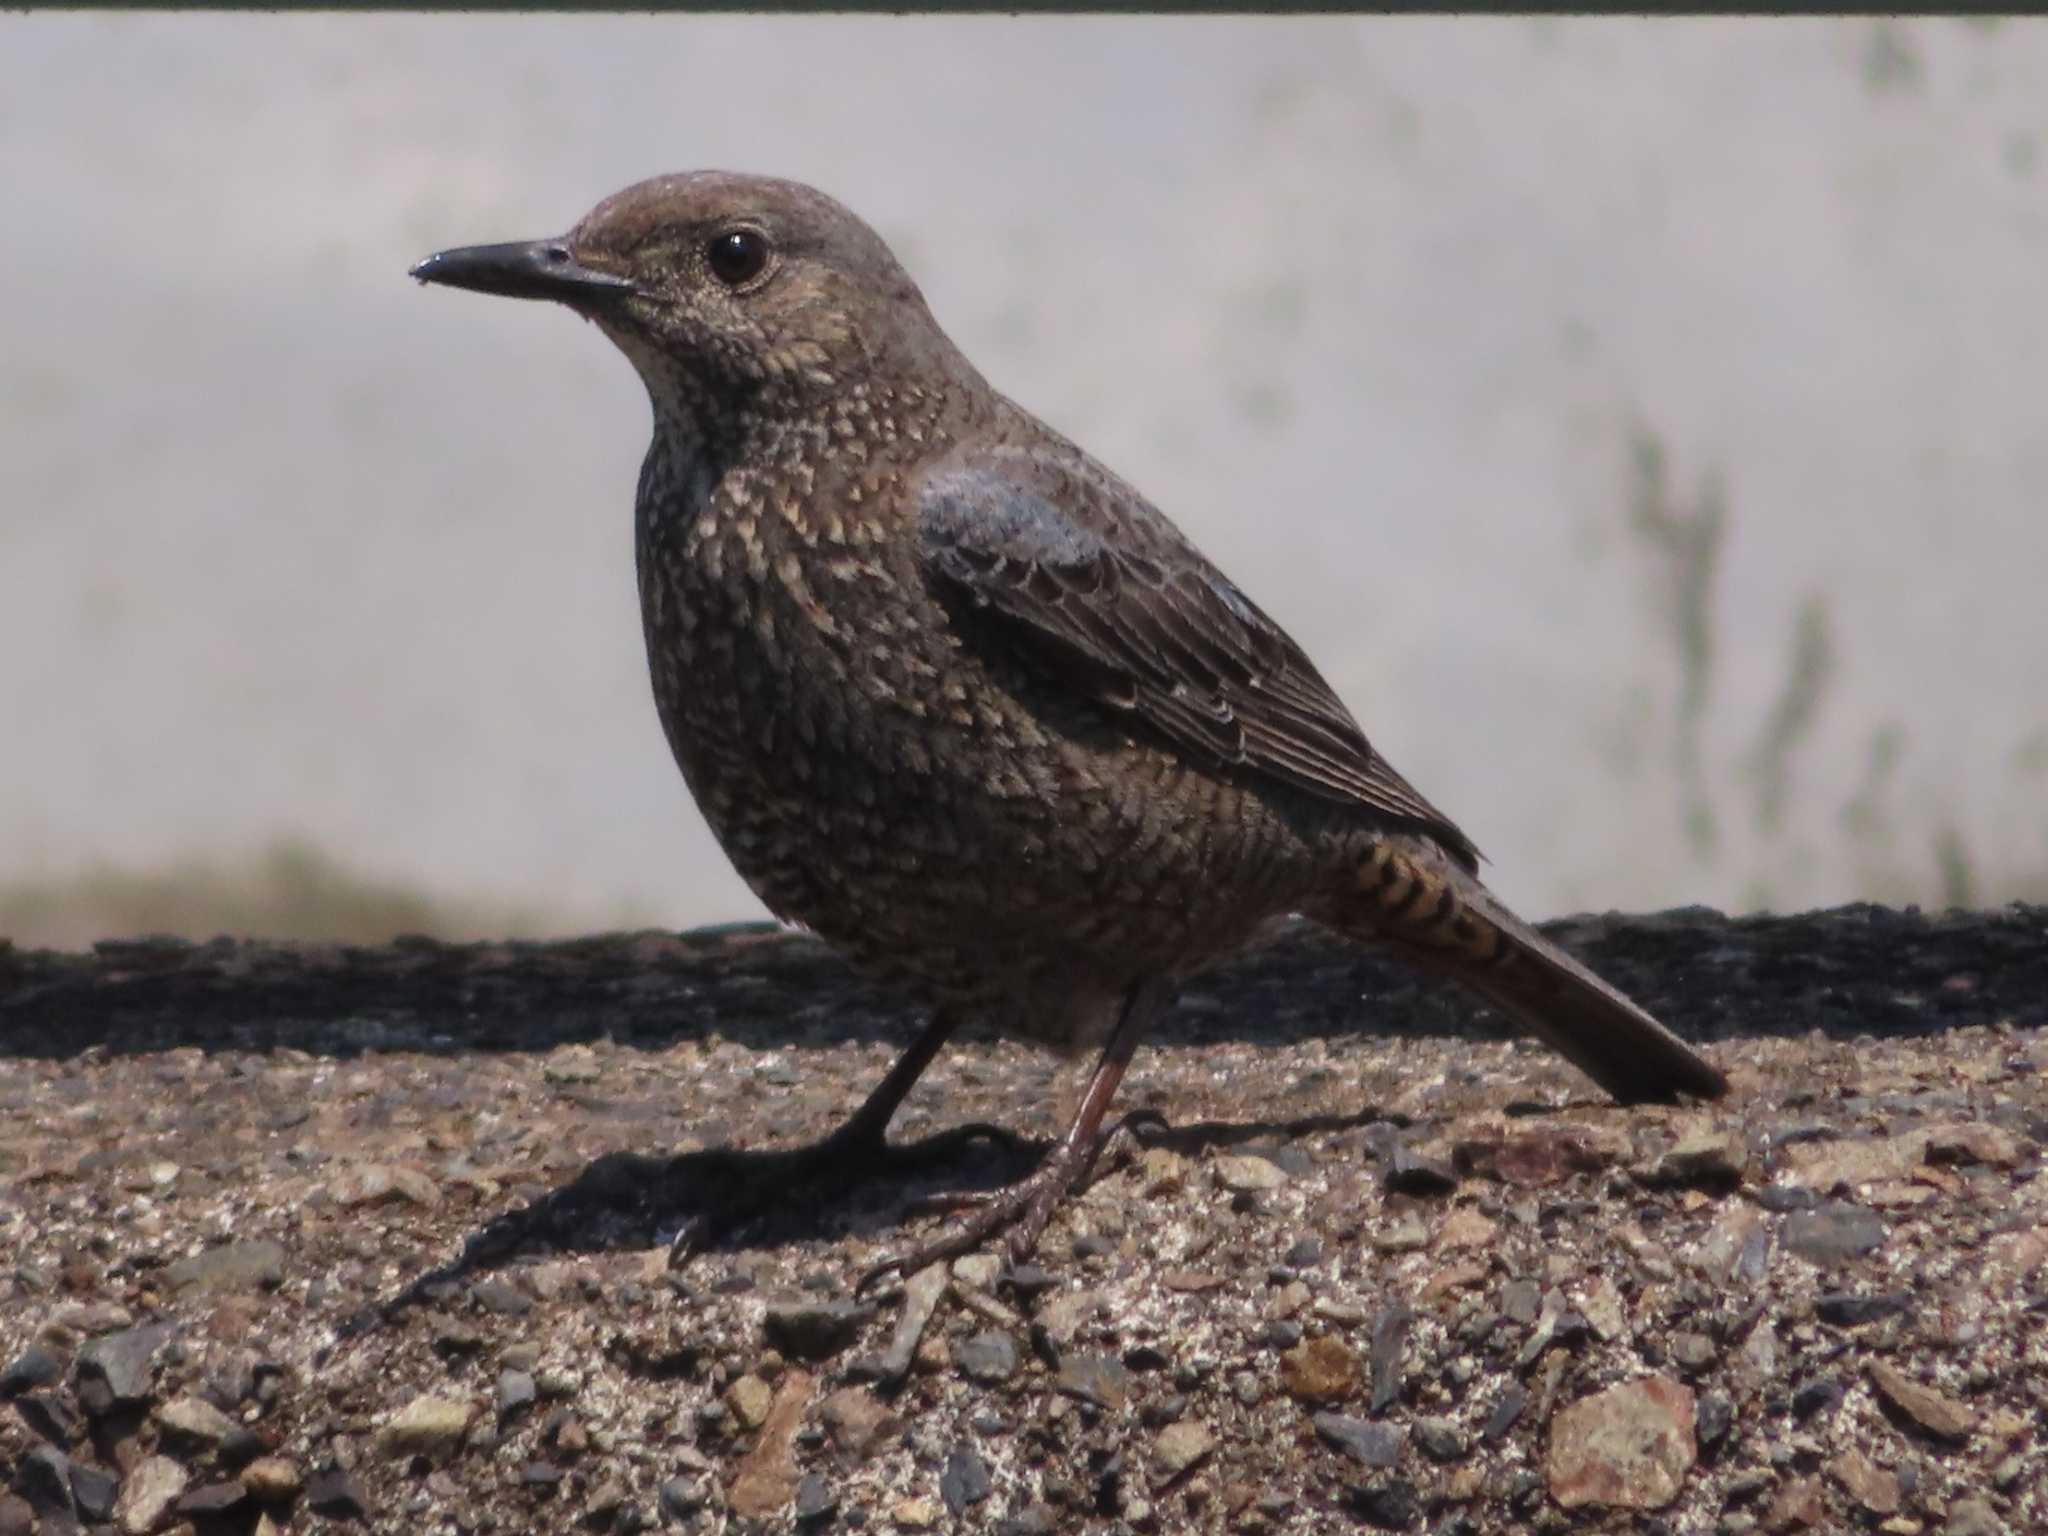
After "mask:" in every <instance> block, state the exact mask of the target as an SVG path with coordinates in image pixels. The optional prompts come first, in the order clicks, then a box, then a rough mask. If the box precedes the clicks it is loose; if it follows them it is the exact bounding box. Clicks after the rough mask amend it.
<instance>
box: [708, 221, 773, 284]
mask: <svg viewBox="0 0 2048 1536" xmlns="http://www.w3.org/2000/svg"><path fill="white" fill-rule="evenodd" d="M704 260H705V263H706V264H707V265H708V266H709V267H710V268H711V275H712V276H713V277H715V278H717V279H718V280H719V281H720V282H721V283H724V284H725V285H726V286H727V287H728V288H737V287H739V285H740V284H741V283H745V282H751V281H752V280H753V279H754V278H757V277H759V276H760V275H761V269H762V268H763V267H765V266H767V265H768V237H767V236H766V235H764V234H762V233H761V232H760V231H759V230H758V229H729V230H727V231H726V232H725V233H724V234H722V235H714V236H713V237H712V240H711V243H710V244H709V245H707V246H705V247H704Z"/></svg>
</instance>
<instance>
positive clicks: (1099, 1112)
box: [854, 981, 1168, 1291]
mask: <svg viewBox="0 0 2048 1536" xmlns="http://www.w3.org/2000/svg"><path fill="white" fill-rule="evenodd" d="M1167 996H1168V992H1167V989H1166V988H1165V987H1164V986H1161V985H1159V984H1157V983H1154V982H1149V981H1147V982H1140V983H1139V984H1138V985H1137V986H1135V987H1133V988H1132V989H1131V991H1130V993H1129V995H1128V996H1127V997H1126V998H1125V999H1124V1005H1123V1009H1122V1011H1121V1012H1120V1013H1119V1014H1118V1016H1117V1022H1116V1028H1115V1029H1114V1030H1113V1031H1111V1033H1110V1037H1109V1042H1108V1044H1106V1045H1104V1046H1103V1048H1102V1055H1101V1057H1100V1058H1098V1059H1097V1061H1096V1063H1095V1071H1094V1073H1093V1074H1092V1075H1091V1076H1090V1077H1089V1079H1088V1091H1087V1092H1086V1093H1084V1094H1082V1096H1081V1104H1080V1107H1079V1108H1078V1109H1076V1110H1075V1111H1074V1117H1073V1119H1072V1120H1071V1121H1069V1122H1068V1125H1067V1131H1066V1134H1065V1135H1064V1136H1062V1137H1061V1138H1060V1139H1059V1142H1058V1144H1057V1145H1056V1146H1054V1147H1053V1149H1052V1150H1051V1151H1050V1152H1048V1153H1046V1155H1045V1160H1044V1161H1043V1162H1041V1163H1040V1164H1039V1165H1038V1167H1037V1168H1036V1169H1034V1170H1033V1171H1032V1172H1031V1173H1029V1174H1027V1175H1026V1176H1025V1177H1023V1178H1021V1179H1019V1180H1018V1181H1017V1182H1016V1183H1014V1184H1011V1185H1008V1186H1007V1187H1005V1188H1003V1189H999V1190H995V1191H993V1192H988V1191H982V1190H973V1191H961V1192H958V1193H954V1194H946V1195H939V1196H936V1197H934V1200H933V1202H932V1203H936V1204H942V1205H945V1206H948V1207H950V1208H954V1209H960V1208H970V1209H972V1210H973V1212H974V1214H973V1215H971V1216H969V1217H968V1218H967V1219H966V1220H965V1221H963V1222H961V1223H960V1224H959V1225H958V1226H956V1227H955V1228H954V1229H953V1230H952V1231H950V1232H948V1233H946V1234H944V1235H943V1236H941V1237H939V1238H936V1239H934V1240H933V1241H932V1242H930V1243H927V1244H925V1245H924V1246H923V1247H920V1248H917V1249H914V1250H912V1251H911V1252H909V1253H905V1254H896V1255H893V1256H891V1257H889V1258H886V1259H883V1260H882V1261H881V1262H880V1263H878V1264H876V1265H875V1266H874V1267H873V1268H871V1269H870V1270H868V1272H867V1273H866V1274H864V1275H862V1276H861V1279H860V1284H859V1285H857V1286H856V1287H855V1288H854V1289H855V1290H856V1291H864V1290H866V1289H867V1288H868V1286H869V1285H870V1284H872V1283H873V1282H874V1281H876V1280H878V1279H879V1278H881V1277H882V1276H883V1275H885V1274H888V1273H890V1272H892V1271H893V1272H895V1273H898V1274H905V1275H908V1274H914V1273H915V1272H916V1271H918V1270H920V1269H923V1268H924V1267H925V1266H926V1265H927V1264H936V1263H941V1262H943V1261H945V1260H949V1259H955V1258H958V1257H959V1256H960V1255H962V1254H964V1253H970V1252H972V1251H973V1250H974V1249H976V1248H978V1247H980V1246H981V1244H982V1243H983V1242H984V1241H985V1240H986V1239H988V1238H990V1237H993V1236H994V1235H995V1234H996V1233H998V1232H1002V1231H1005V1230H1007V1231H1008V1232H1009V1249H1010V1258H1011V1260H1012V1262H1014V1263H1020V1264H1021V1263H1022V1262H1023V1261H1024V1260H1025V1259H1027V1258H1029V1257H1030V1256H1031V1253H1032V1250H1034V1249H1035V1248H1037V1246H1038V1239H1039V1237H1040V1236H1041V1235H1043V1233H1044V1232H1045V1228H1046V1224H1047V1223H1048V1222H1050V1221H1051V1220H1052V1215H1053V1212H1054V1211H1056V1210H1058V1209H1059V1204H1060V1202H1061V1201H1062V1200H1064V1199H1065V1198H1066V1197H1067V1196H1068V1195H1069V1194H1071V1193H1073V1192H1074V1191H1075V1190H1077V1189H1081V1188H1084V1187H1085V1186H1086V1185H1087V1183H1088V1177H1089V1174H1090V1173H1091V1172H1093V1170H1094V1168H1095V1164H1096V1161H1097V1159H1098V1158H1100V1157H1101V1155H1102V1149H1103V1148H1104V1147H1105V1146H1107V1145H1108V1144H1109V1142H1110V1141H1111V1140H1113V1139H1114V1138H1115V1136H1116V1134H1117V1132H1118V1131H1120V1130H1123V1129H1124V1128H1125V1122H1123V1121H1119V1122H1117V1124H1115V1125H1113V1126H1111V1127H1110V1128H1109V1129H1108V1130H1106V1131H1105V1130H1104V1129H1103V1126H1102V1119H1103V1116H1104V1115H1105V1114H1107V1113H1108V1111H1109V1105H1110V1101H1111V1100H1112V1099H1114V1098H1115V1097H1116V1091H1117V1088H1118V1086H1119V1085H1120V1084H1121V1083H1122V1082H1123V1080H1124V1069H1125V1068H1126V1067H1128V1066H1129V1065H1130V1064H1131V1056H1132V1055H1133V1053H1135V1052H1136V1050H1137V1048H1138V1041H1139V1040H1140V1039H1141V1038H1143V1036H1144V1033H1145V1029H1146V1027H1147V1026H1148V1025H1149V1024H1151V1022H1152V1020H1153V1019H1154V1018H1155V1017H1156V1016H1157V1015H1158V1012H1159V1010H1160V1008H1161V1007H1162V1006H1163V1005H1164V1003H1165V1001H1166V998H1167Z"/></svg>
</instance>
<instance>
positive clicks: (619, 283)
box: [412, 240, 639, 309]
mask: <svg viewBox="0 0 2048 1536" xmlns="http://www.w3.org/2000/svg"><path fill="white" fill-rule="evenodd" d="M412 276H414V277H416V278H418V279H419V280H420V281H421V282H423V283H445V284H446V285H447V286H448V287H450V288H473V289H475V290H476V291H477V292H478V293H495V294H500V295H502V296H504V297H505V298H508V299H554V300H556V301H557V302H559V303H563V304H568V305H571V306H573V307H575V308H577V309H592V308H596V307H598V306H601V305H604V304H608V303H612V302H615V301H616V300H619V299H623V298H626V297H628V296H629V295H631V294H634V293H637V292H639V289H638V288H637V287H636V286H635V285H634V283H633V282H632V280H631V279H629V278H624V277H615V276H613V275H612V274H611V273H609V272H599V271H597V270H596V269H595V268H593V267H586V266H584V265H583V264H582V263H581V262H579V261H578V260H577V259H576V257H575V255H574V254H573V253H572V252H571V251H570V249H569V242H568V241H567V240H532V241H518V240H515V241H512V242H510V243H509V244H506V245H464V246H458V247H456V249H454V250H452V251H436V252H435V253H434V254H433V255H431V256H429V257H428V258H427V259H426V260H425V261H423V262H421V263H420V264H419V265H418V266H416V267H414V268H413V269H412Z"/></svg>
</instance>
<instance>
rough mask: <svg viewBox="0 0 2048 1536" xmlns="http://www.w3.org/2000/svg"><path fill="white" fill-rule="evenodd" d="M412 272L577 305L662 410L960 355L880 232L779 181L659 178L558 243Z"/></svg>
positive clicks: (492, 251) (695, 410)
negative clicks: (635, 372)
mask: <svg viewBox="0 0 2048 1536" xmlns="http://www.w3.org/2000/svg"><path fill="white" fill-rule="evenodd" d="M412 275H413V276H414V277H416V278H418V279H419V280H420V281H421V282H425V283H443V284H446V285H448V286H450V287H455V288H471V289H475V290H476V291H478V292H480V293H495V294H502V295H505V296H508V297H512V298H525V299H553V300H555V301H556V302H558V303H562V304H566V305H568V306H569V307H570V308H571V309H573V310H575V311H577V312H578V313H579V314H582V315H584V316H585V317H587V318H588V319H590V320H592V321H595V322H596V323H597V324H598V325H599V326H600V327H601V328H602V329H603V330H604V332H605V334H606V335H608V336H609V337H610V338H611V339H612V340H613V341H614V342H615V343H617V345H618V346H619V348H620V350H621V351H623V352H624V353H625V354H626V355H627V357H629V358H630V359H631V360H632V362H633V365H634V366H635V367H636V368H637V369H639V371H640V374H641V376H642V378H643V379H645V380H646V382H647V386H648V390H649V392H650V393H651V394H652V395H653V396H654V399H655V405H656V409H657V410H661V409H662V408H663V407H664V406H665V405H675V406H677V407H679V408H684V409H687V410H688V411H689V412H690V413H691V414H695V415H699V416H701V415H703V414H704V413H705V412H706V411H707V410H712V411H716V410H718V409H720V408H721V407H729V406H737V405H741V404H751V405H753V406H754V407H756V408H759V407H760V406H762V405H767V404H769V403H771V402H774V401H784V402H792V403H793V402H797V401H801V400H803V399H805V398H806V397H810V396H813V395H815V394H816V393H818V392H819V391H832V390H836V389H839V388H843V387H845V386H846V385H848V384H850V383H853V382H856V381H858V380H859V379H860V378H862V377H863V376H865V375H866V374H867V373H868V372H869V371H870V370H871V369H873V368H874V367H875V366H876V365H877V364H883V365H888V366H892V367H894V366H904V367H907V369H908V370H909V372H910V374H911V376H918V375H922V374H927V373H929V372H930V370H932V368H933V367H934V366H939V367H944V366H945V365H946V364H947V363H948V362H949V361H950V360H952V359H954V358H956V357H957V354H955V353H954V352H953V349H952V346H951V344H950V343H949V342H947V340H946V339H945V337H944V335H943V334H942V333H941V332H940V331H939V329H938V326H937V324H936V323H935V322H934V321H933V319H932V317H931V312H930V310H929V309H927V308H926V306H925V302H924V297H923V295H922V294H920V293H919V292H918V290H917V285H916V284H915V283H913V282H911V280H910V278H909V276H908V275H907V274H906V273H905V272H904V270H903V268H902V267H901V265H899V264H898V262H897V260H896V258H895V257H894V256H893V255H892V254H891V253H890V251H889V248H888V246H886V245H885V244H883V242H882V239H881V237H880V236H879V235H877V234H876V233H875V232H874V231H873V230H872V229H870V228H868V226H867V225H866V224H864V223H863V222H862V221H861V220H860V219H859V218H857V217H856V216H855V215H854V214H853V213H851V212H850V211H848V210H847V209H846V208H844V207H842V206H841V205H840V204H838V203H836V202H834V201H833V200H832V199H831V198H829V197H827V196H825V195H824V194H823V193H822V192H817V191H814V190H813V189H812V188H810V187H806V186H803V185H801V184H799V183H797V182H793V181H779V180H776V179H774V178H772V177H766V176H744V175H736V174H733V173H730V172H724V171H693V172H688V173H685V174H681V175H674V176H657V177H655V178H653V179H652V180H649V181H643V182H638V183H636V184H635V185H633V186H630V187H627V188H626V189H625V190H624V191H622V192H618V193H615V194H613V195H612V196H611V197H608V198H606V199H605V200H604V201H603V202H601V203H599V204H598V205H597V206H596V207H595V208H593V209H592V210H591V211H590V212H589V213H588V214H586V215H585V216H584V217H583V219H582V220H581V221H580V222H579V223H578V224H577V225H576V227H575V228H574V229H572V230H570V231H569V233H568V234H566V235H562V236H560V237H559V238H556V239H552V240H535V241H515V242H512V243H509V244H503V245H477V246H463V247H458V248H457V249H454V250H448V251H442V252H439V253H438V254H436V255H433V256H429V257H428V258H427V259H426V260H425V261H422V262H421V263H419V265H417V266H416V267H414V268H413V269H412Z"/></svg>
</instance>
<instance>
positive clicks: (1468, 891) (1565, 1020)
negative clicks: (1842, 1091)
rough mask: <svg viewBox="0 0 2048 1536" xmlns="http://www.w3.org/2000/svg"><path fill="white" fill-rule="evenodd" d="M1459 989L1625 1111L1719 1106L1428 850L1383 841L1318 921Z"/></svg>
mask: <svg viewBox="0 0 2048 1536" xmlns="http://www.w3.org/2000/svg"><path fill="white" fill-rule="evenodd" d="M1315 915H1316V916H1317V917H1319V918H1321V919H1322V920H1323V921H1325V922H1327V923H1329V924H1331V925H1332V926H1334V927H1337V928H1339V929H1341V930H1343V931H1345V932H1347V933H1350V934H1352V935H1354V936H1356V937H1358V938H1363V939H1371V940H1376V941H1379V942H1382V943H1387V944H1391V945H1392V946H1393V947H1395V948H1396V949H1398V950H1399V951H1400V952H1401V954H1402V956H1403V957H1404V958H1407V959H1411V960H1414V961H1416V962H1418V963H1420V964H1421V965H1423V966H1425V967H1427V968H1428V969H1431V970H1435V971H1439V972H1441V973H1443V974H1446V975H1449V976H1452V977H1454V978H1456V979H1457V980H1458V981H1461V982H1463V983H1464V984H1465V985H1466V986H1468V987H1470V988H1471V989H1472V990H1473V991H1475V992H1477V993H1478V994H1479V995H1480V996H1481V997H1483V998H1485V999H1486V1000H1487V1001H1488V1002H1489V1003H1492V1004H1493V1005H1494V1006H1495V1007H1496V1008H1498V1009H1500V1010H1501V1012H1503V1013H1505V1014H1507V1015H1508V1016H1509V1017H1510V1018H1512V1019H1514V1020H1515V1021H1516V1022H1517V1023H1519V1024H1521V1025H1523V1026H1524V1027H1525V1028H1527V1029H1528V1030H1529V1031H1530V1033H1532V1034H1534V1035H1535V1036H1536V1037H1537V1038H1538V1039H1540V1040H1542V1041H1544V1042H1545V1043H1546V1044H1548V1045H1550V1046H1551V1047H1552V1048H1554V1049H1555V1050H1557V1051H1559V1052H1561V1053H1562V1054H1563V1055H1565V1056H1566V1057H1568V1058H1569V1059H1570V1060H1571V1061H1572V1062H1574V1063H1575V1064H1576V1065H1577V1066H1578V1067H1579V1068H1580V1069H1581V1070H1582V1071H1584V1072H1585V1073H1586V1075H1587V1076H1588V1077H1590V1078H1592V1079H1593V1081H1594V1082H1596V1083H1598V1084H1599V1085H1600V1086H1601V1087H1602V1088H1605V1089H1606V1090H1607V1091H1608V1092H1609V1093H1611V1094H1613V1095H1614V1097H1615V1098H1617V1099H1619V1100H1621V1101H1622V1102H1623V1103H1625V1104H1636V1103H1644V1102H1657V1101H1661V1102H1666V1103H1668V1102H1671V1101H1672V1100H1674V1099H1676V1098H1677V1097H1678V1096H1679V1095H1680V1094H1691V1095H1695V1096H1697V1097H1700V1098H1709V1099H1711V1098H1718V1097H1720V1096H1721V1095H1722V1094H1723V1093H1725V1092H1727V1089H1728V1080H1727V1078H1725V1077H1723V1076H1722V1075H1721V1073H1720V1071H1719V1070H1718V1069H1717V1068H1715V1067H1714V1066H1713V1065H1712V1064H1711V1063H1709V1062H1708V1061H1707V1060H1706V1058H1705V1057H1703V1056H1701V1055H1700V1054H1699V1053H1698V1052H1696V1051H1694V1050H1693V1048H1692V1047H1691V1046H1689V1045H1687V1044H1686V1043H1685V1042H1684V1041H1683V1040H1681V1039H1679V1038H1678V1036H1676V1035H1674V1034H1672V1033H1671V1031H1670V1030H1668V1029H1666V1028H1665V1027H1664V1026H1663V1025H1662V1024H1660V1023H1658V1022H1657V1021H1656V1020H1655V1019H1654V1018H1652V1017H1651V1016H1650V1015H1649V1014H1648V1013H1646V1012H1644V1010H1643V1009H1641V1008H1639V1007H1637V1006H1636V1005H1635V1004H1634V1003H1632V1002H1630V1001H1629V1000H1628V999H1627V998H1626V997H1624V996H1623V995H1622V994H1621V993H1620V992H1619V991H1617V990H1616V989H1615V988H1613V987H1611V986H1609V985H1608V984H1607V983H1606V982H1604V981H1602V980H1601V979H1600V978H1599V977H1598V976H1595V975H1594V974H1593V973H1592V972H1591V971H1589V970H1587V969H1586V967H1585V966H1583V965H1581V964H1580V963H1579V962H1578V961H1577V960H1574V959H1573V958H1572V957H1571V956H1570V955H1568V954H1566V953H1565V952H1564V951H1563V950H1562V949H1559V948H1558V947H1557V946H1556V945H1555V944H1553V943H1551V942H1550V941H1549V940H1548V939H1546V938H1544V937H1543V935H1542V934H1540V933H1538V932H1537V931H1536V930H1535V929H1534V928H1531V927H1530V926H1529V925H1528V924H1527V923H1525V922H1523V921H1522V920H1521V919H1520V918H1519V917H1517V916H1515V914H1514V913H1513V912H1511V911H1509V910H1508V909H1507V907H1506V906H1505V905H1504V904H1503V903H1502V902H1501V901H1500V900H1499V898H1497V897H1496V896H1494V894H1493V893H1492V892H1491V891H1489V890H1487V888H1486V887H1485V886H1484V885H1482V884H1481V883H1480V881H1479V879H1478V877H1477V876H1475V875H1471V874H1468V873H1467V872H1466V871H1465V870H1463V869H1461V868H1460V867H1458V866H1457V865H1456V864H1453V863H1452V862H1451V861H1450V860H1449V859H1447V858H1445V857H1444V856H1443V855H1442V854H1441V853H1440V852H1439V851H1438V850H1436V849H1435V848H1434V847H1432V846H1430V845H1427V844H1422V843H1419V842H1417V843H1411V842H1410V841H1409V840H1408V839H1405V838H1402V839H1380V840H1378V841H1376V842H1375V843H1374V844H1373V845H1372V847H1371V849H1370V850H1369V851H1368V852H1367V854H1366V855H1365V857H1364V858H1363V860H1361V862H1360V864H1359V868H1358V883H1357V886H1356V888H1355V889H1354V890H1352V891H1349V892H1346V893H1344V894H1343V895H1342V896H1340V897H1339V898H1338V899H1337V900H1335V901H1332V902H1329V903H1327V904H1326V905H1325V906H1324V907H1323V908H1322V909H1320V910H1318V911H1317V912H1316V914H1315Z"/></svg>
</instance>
